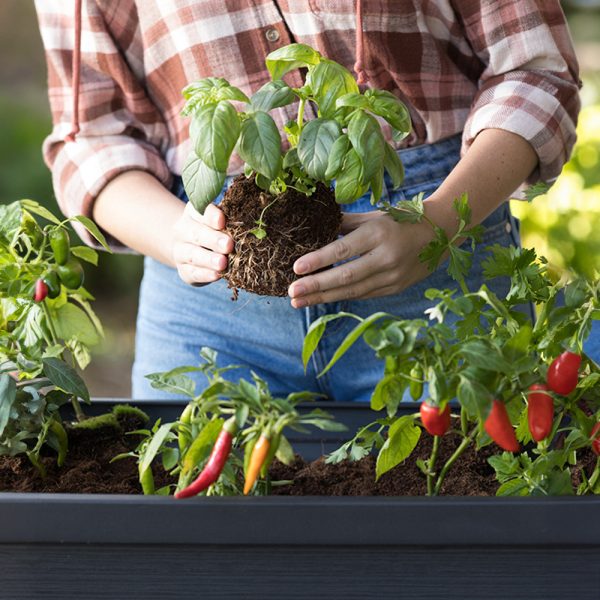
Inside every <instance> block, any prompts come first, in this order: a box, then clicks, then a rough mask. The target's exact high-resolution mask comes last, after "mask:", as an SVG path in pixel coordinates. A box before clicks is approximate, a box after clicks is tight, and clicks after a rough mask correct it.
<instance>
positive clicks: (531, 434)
mask: <svg viewBox="0 0 600 600" xmlns="http://www.w3.org/2000/svg"><path fill="white" fill-rule="evenodd" d="M455 208H456V211H457V215H458V220H459V227H458V232H457V233H456V235H455V236H454V238H453V239H448V236H447V235H446V234H445V232H444V231H443V230H441V229H440V228H438V227H436V226H435V225H434V224H432V226H433V227H434V232H435V238H434V240H433V241H432V242H431V243H430V244H429V245H428V246H427V247H426V248H425V249H424V250H423V252H422V253H421V258H422V260H425V261H427V262H428V264H429V266H430V268H432V269H433V268H435V267H436V266H437V264H438V263H439V262H440V260H441V258H442V257H443V256H444V255H448V257H449V258H448V272H449V273H450V275H452V277H453V278H454V279H455V280H456V281H457V282H458V283H459V286H460V292H458V291H456V290H437V289H430V290H428V291H427V292H426V296H427V298H428V299H430V300H431V301H434V302H435V304H434V305H433V307H432V308H431V309H429V310H428V311H427V312H428V313H429V317H430V321H429V322H428V321H427V320H425V319H414V320H405V319H400V318H399V317H396V316H393V315H390V314H386V313H376V314H373V315H371V316H369V317H368V318H364V319H363V318H360V317H357V316H355V315H352V314H348V313H338V314H337V315H327V316H326V317H321V318H320V319H317V320H316V321H315V322H313V324H312V325H311V327H310V329H309V331H308V333H307V336H306V338H305V342H304V349H303V360H304V364H305V365H306V364H307V362H308V360H309V359H310V357H311V355H312V353H313V352H314V351H315V349H316V347H317V346H318V344H319V341H320V339H321V337H322V336H323V333H324V332H325V329H326V327H327V325H328V323H330V322H331V321H333V320H336V319H340V318H352V319H355V320H357V321H358V324H357V326H356V327H355V328H354V329H353V330H351V331H350V333H349V334H348V335H347V337H346V338H345V340H344V341H343V342H342V344H341V345H340V346H339V348H338V349H337V351H336V352H335V354H334V356H333V357H332V359H331V361H330V362H329V364H328V365H326V367H325V368H324V370H323V371H322V374H323V373H326V372H327V371H328V370H329V369H330V368H332V367H333V366H334V364H335V363H336V362H337V361H338V360H339V359H340V358H341V357H342V356H343V355H344V353H345V352H346V351H347V350H348V349H349V348H350V347H351V346H352V344H354V343H355V342H356V341H357V340H359V339H360V338H361V337H362V338H363V339H364V341H365V342H366V343H367V344H368V345H369V346H370V347H371V348H373V350H374V351H375V352H376V355H377V356H378V357H379V358H381V359H382V360H383V361H384V362H385V372H384V376H383V378H382V379H381V381H380V382H379V383H378V384H377V386H376V388H375V390H374V392H373V395H372V398H371V408H372V409H373V410H374V411H385V413H386V415H385V416H382V417H380V418H377V419H375V420H374V421H373V422H372V423H371V424H370V425H367V426H366V427H363V428H361V430H360V431H358V433H357V434H356V436H355V437H354V438H353V439H351V440H350V441H348V442H347V443H346V444H344V445H343V446H342V447H341V448H340V449H339V450H337V451H336V452H334V453H333V454H332V455H330V457H329V459H328V460H329V461H330V462H337V461H340V460H344V459H350V460H358V459H360V458H362V457H364V456H366V455H367V454H368V453H370V452H371V451H372V450H373V449H375V450H377V452H378V458H377V467H376V472H377V477H378V478H379V477H380V476H381V475H383V474H384V473H385V472H387V471H388V470H390V469H391V468H393V467H394V466H396V465H397V464H399V463H401V462H402V461H404V460H405V459H406V458H407V457H409V456H410V454H411V453H412V451H413V449H414V448H415V447H416V445H417V443H418V441H419V438H420V436H421V435H422V429H421V427H423V428H424V429H425V431H427V432H428V433H429V434H431V435H433V436H434V438H433V444H432V452H431V456H430V458H429V459H428V460H426V461H420V462H419V467H420V468H421V470H422V471H423V474H424V476H425V477H426V480H427V492H428V494H430V495H435V494H438V493H440V490H441V489H442V486H443V483H444V478H445V476H446V474H447V472H448V470H449V469H450V468H452V466H453V465H454V464H455V463H456V461H457V460H458V459H459V457H460V456H461V454H462V453H463V452H464V451H465V449H466V448H467V447H469V446H470V445H471V444H477V446H478V447H482V446H485V445H488V444H490V443H492V442H495V443H496V444H497V445H498V446H499V447H500V448H501V449H503V450H505V451H506V452H504V453H503V454H501V455H498V456H495V457H493V458H492V459H490V464H491V465H492V466H493V467H494V469H495V470H496V472H497V475H498V479H499V481H500V482H501V486H500V488H499V490H498V494H499V495H528V494H531V495H546V494H572V493H600V482H599V481H598V480H599V478H600V459H599V460H598V461H597V462H596V467H595V470H594V471H593V473H592V475H591V476H589V477H586V475H585V473H584V472H583V471H581V473H582V474H581V477H582V479H583V480H582V483H580V484H578V485H575V484H573V483H572V466H573V465H574V464H575V458H576V456H577V453H578V452H579V453H581V451H583V450H585V449H588V450H589V449H590V448H592V450H593V451H594V452H596V449H597V447H598V443H599V442H598V439H597V438H598V436H599V434H600V427H598V426H597V423H598V422H600V368H599V366H598V365H597V364H595V363H594V362H593V361H592V360H591V359H589V358H588V357H586V356H585V355H584V354H583V351H582V346H583V342H584V340H585V339H586V337H587V335H588V334H589V332H590V328H591V322H592V319H600V280H599V279H596V280H595V281H586V280H582V279H575V280H573V281H571V282H569V283H565V282H554V281H552V280H551V279H550V277H549V276H548V273H547V269H546V261H545V260H544V259H543V258H538V257H537V255H536V253H535V251H534V250H532V249H520V248H515V247H508V248H505V247H501V246H499V245H495V246H493V247H492V248H491V253H490V255H489V257H488V258H487V259H486V260H485V261H484V275H485V277H486V278H487V279H493V278H496V277H504V278H507V279H509V281H510V287H509V291H508V293H507V295H506V297H505V298H499V297H498V296H496V295H495V294H494V293H493V292H492V291H491V290H490V289H489V288H488V287H487V286H486V285H483V286H481V288H480V289H478V290H469V289H468V287H467V285H466V283H465V277H464V276H465V274H466V273H467V272H468V270H469V268H470V266H471V262H472V254H471V253H470V252H469V251H468V249H467V248H465V247H464V246H463V247H455V246H454V242H455V241H456V239H458V238H461V237H462V238H465V237H466V238H467V239H470V243H471V245H472V246H474V244H475V242H476V241H477V240H478V239H479V238H480V236H481V228H480V227H473V228H469V221H470V210H469V207H468V202H467V199H466V197H462V198H460V199H458V200H457V201H456V202H455ZM387 210H388V211H389V213H390V215H391V216H392V217H393V218H395V219H397V220H400V221H409V222H420V221H421V220H423V219H425V218H426V217H425V215H424V214H423V203H422V200H421V199H420V198H416V199H414V200H413V201H411V202H406V203H403V204H402V205H401V206H399V207H387ZM561 296H564V304H561V303H560V302H559V298H560V297H561ZM526 302H533V303H535V304H537V305H538V307H539V312H538V315H537V318H536V320H535V322H534V323H530V322H529V320H528V318H527V317H526V315H525V313H524V312H521V311H519V310H518V309H519V306H520V305H523V304H524V303H526ZM450 325H452V326H450ZM408 389H409V390H410V392H411V396H412V397H413V398H414V399H415V400H421V401H422V404H421V410H420V412H415V413H414V414H413V415H405V416H400V417H398V416H397V413H398V409H399V405H400V402H402V400H403V397H404V392H405V391H406V390H408ZM451 404H456V408H457V409H460V410H458V411H457V412H455V413H454V414H452V416H450V415H449V413H448V407H449V406H450V405H451ZM447 432H449V433H452V434H453V435H455V436H457V439H458V442H457V446H456V449H455V451H454V453H453V454H452V455H451V456H450V458H449V459H448V460H447V461H446V462H445V463H444V464H438V450H439V443H440V436H442V435H447V434H448V433H447ZM594 444H595V445H594ZM596 453H598V452H596Z"/></svg>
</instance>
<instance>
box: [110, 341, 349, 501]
mask: <svg viewBox="0 0 600 600" xmlns="http://www.w3.org/2000/svg"><path fill="white" fill-rule="evenodd" d="M201 358H202V361H203V362H202V364H200V366H184V367H178V368H176V369H173V370H171V371H167V372H163V373H153V374H150V375H148V376H147V377H148V378H149V379H150V380H151V382H152V386H153V387H155V388H157V389H161V390H165V391H167V392H170V393H176V394H179V395H184V396H186V397H188V398H189V399H190V401H189V403H188V404H187V405H186V407H185V409H184V410H183V412H182V413H181V416H180V418H179V419H178V420H177V421H175V422H170V423H162V422H161V421H160V419H159V420H158V421H156V422H155V424H154V426H153V427H152V428H151V429H142V430H138V431H134V432H131V433H132V434H135V435H139V434H141V435H143V436H144V439H143V440H142V442H141V443H140V444H139V446H138V447H137V449H136V450H134V451H132V452H127V453H123V454H120V455H118V456H117V457H115V460H119V459H122V458H126V457H131V456H134V457H136V458H137V461H138V471H139V479H140V484H141V486H142V490H143V492H144V493H145V494H154V493H156V494H160V495H168V494H170V493H171V491H172V490H173V489H174V490H175V497H176V498H187V497H190V496H196V495H199V494H202V495H222V496H229V495H238V494H241V493H243V494H250V493H252V494H255V495H262V494H265V493H268V490H269V489H270V486H271V484H272V482H271V481H270V480H269V466H270V465H271V462H272V461H273V459H274V458H275V457H277V458H278V459H279V460H280V461H282V462H283V463H285V464H289V463H291V462H292V461H293V460H294V451H293V448H292V446H291V444H290V442H289V441H288V439H287V437H286V435H285V434H284V429H286V428H288V429H291V430H295V431H307V429H306V427H307V426H312V427H317V428H318V429H322V430H326V431H343V430H345V429H346V428H345V426H344V425H342V424H341V423H337V422H336V421H334V420H333V419H332V417H331V415H329V414H328V413H327V412H325V411H323V410H320V409H313V410H311V411H309V412H307V413H303V414H300V413H299V412H298V411H297V410H296V406H297V405H298V404H299V403H301V402H303V403H304V402H310V401H312V400H314V399H316V398H317V397H318V395H317V394H314V393H311V392H297V393H292V394H289V395H288V396H287V397H286V398H275V397H273V396H272V395H271V393H270V392H269V389H268V386H267V384H266V382H265V381H264V380H262V379H261V378H260V377H259V376H258V375H256V374H255V373H252V381H248V380H246V379H243V378H240V379H239V380H238V381H232V380H231V378H226V377H225V373H226V372H228V371H230V370H233V369H236V368H237V367H235V366H229V367H224V368H218V367H217V363H216V353H215V352H214V351H213V350H210V349H208V348H203V349H202V351H201ZM194 371H200V372H202V373H203V374H204V375H205V376H206V379H207V385H206V386H205V387H204V388H203V389H202V390H201V391H200V393H199V394H198V393H196V384H195V382H194V380H192V379H191V378H190V377H188V376H187V375H186V373H190V372H194ZM157 459H160V462H161V464H162V467H163V468H164V469H165V470H166V471H168V472H169V473H170V474H171V475H172V477H173V479H174V481H176V483H173V484H169V485H166V486H163V487H162V488H159V489H155V485H154V475H153V472H152V464H153V462H154V461H155V460H157Z"/></svg>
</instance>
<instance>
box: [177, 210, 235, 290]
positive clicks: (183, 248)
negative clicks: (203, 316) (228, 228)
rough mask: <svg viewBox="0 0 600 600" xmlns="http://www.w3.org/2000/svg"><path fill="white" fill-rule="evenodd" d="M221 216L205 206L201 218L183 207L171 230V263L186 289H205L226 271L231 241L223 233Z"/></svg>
mask: <svg viewBox="0 0 600 600" xmlns="http://www.w3.org/2000/svg"><path fill="white" fill-rule="evenodd" d="M224 229H225V215H224V214H223V211H222V210H221V209H219V208H218V207H217V206H215V205H214V204H209V205H208V206H207V207H206V210H205V211H204V214H203V215H201V214H200V213H199V212H198V211H197V210H196V209H195V208H194V207H193V206H192V205H191V203H189V202H188V203H187V204H186V207H185V210H184V211H183V214H182V215H181V218H180V219H179V220H178V221H177V222H176V223H175V226H174V227H173V249H172V254H173V262H174V263H175V267H176V268H177V272H178V273H179V276H180V277H181V279H183V281H185V283H189V284H190V285H195V286H199V285H206V284H207V283H211V282H212V281H216V280H217V279H220V277H221V273H222V272H223V271H224V270H225V269H226V268H227V255H228V254H229V253H230V252H231V251H232V250H233V239H232V238H231V236H230V235H229V234H227V233H225V232H224V231H223V230H224Z"/></svg>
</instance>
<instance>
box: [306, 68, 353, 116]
mask: <svg viewBox="0 0 600 600" xmlns="http://www.w3.org/2000/svg"><path fill="white" fill-rule="evenodd" d="M306 82H307V84H308V85H309V86H310V88H311V89H312V92H313V97H314V99H315V101H316V103H317V106H318V107H319V116H320V117H325V118H333V117H334V115H335V113H336V110H337V105H336V103H337V101H338V99H339V98H341V97H342V96H344V95H346V94H349V93H355V94H358V93H359V89H358V84H357V83H356V81H355V80H354V77H352V73H350V71H348V69H346V68H345V67H342V65H339V64H338V63H336V62H333V61H331V60H328V59H321V62H320V63H319V64H318V65H317V66H316V67H314V68H313V69H310V70H309V72H308V75H307V77H306Z"/></svg>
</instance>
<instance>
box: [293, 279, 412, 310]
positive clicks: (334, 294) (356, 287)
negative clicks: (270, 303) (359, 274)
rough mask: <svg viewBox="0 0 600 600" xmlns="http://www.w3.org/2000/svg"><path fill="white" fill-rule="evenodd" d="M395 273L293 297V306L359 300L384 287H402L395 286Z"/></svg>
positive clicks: (373, 294) (399, 287) (371, 295)
mask: <svg viewBox="0 0 600 600" xmlns="http://www.w3.org/2000/svg"><path fill="white" fill-rule="evenodd" d="M392 281H393V275H392V274H391V273H390V272H388V271H386V272H382V273H377V274H375V275H373V276H372V277H369V278H367V279H364V280H362V281H359V282H357V283H354V284H352V285H349V286H345V287H338V288H332V289H329V290H325V291H323V292H316V293H314V294H308V295H306V296H301V297H298V298H293V299H292V307H294V308H304V307H306V306H313V305H315V304H325V303H327V302H341V301H344V300H359V299H362V298H371V297H374V296H375V295H376V294H377V290H381V289H384V288H388V289H398V290H400V289H401V286H397V287H395V286H394V287H393V283H392Z"/></svg>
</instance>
